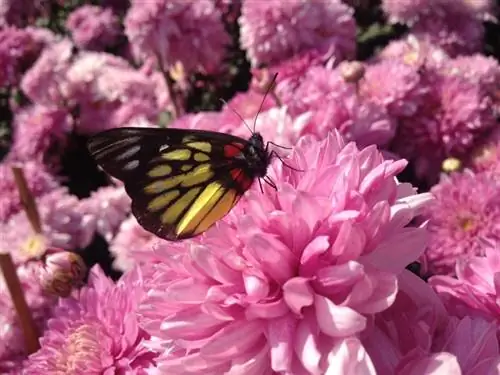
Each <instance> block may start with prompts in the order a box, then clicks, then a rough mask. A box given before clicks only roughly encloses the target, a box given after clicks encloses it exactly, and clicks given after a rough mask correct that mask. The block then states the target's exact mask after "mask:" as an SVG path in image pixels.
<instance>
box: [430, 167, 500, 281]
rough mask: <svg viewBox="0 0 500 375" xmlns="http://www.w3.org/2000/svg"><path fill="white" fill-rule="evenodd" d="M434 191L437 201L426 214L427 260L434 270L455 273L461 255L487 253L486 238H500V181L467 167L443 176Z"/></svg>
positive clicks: (437, 272) (435, 272) (468, 255)
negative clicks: (427, 232)
mask: <svg viewBox="0 0 500 375" xmlns="http://www.w3.org/2000/svg"><path fill="white" fill-rule="evenodd" d="M431 192H432V193H433V194H434V195H435V197H436V201H435V203H434V204H433V205H432V206H429V208H428V210H427V211H426V213H425V215H424V218H425V219H428V220H429V225H428V230H429V232H430V236H431V239H430V242H429V246H428V247H427V250H426V252H425V256H424V259H425V263H426V264H427V266H428V268H429V271H430V272H431V273H432V274H453V272H454V270H455V263H456V262H457V261H458V260H459V259H467V258H469V257H471V256H473V255H482V254H484V245H483V242H482V239H483V238H487V239H488V238H489V239H492V240H495V241H497V240H500V226H499V222H498V218H499V215H500V206H499V202H500V201H499V197H500V196H499V194H500V181H499V180H497V179H495V178H493V176H492V175H491V174H489V173H487V172H485V173H480V174H473V173H471V172H470V171H465V172H464V173H455V174H452V175H450V176H449V177H443V180H442V181H441V182H440V183H439V184H437V185H435V186H434V187H433V188H432V189H431Z"/></svg>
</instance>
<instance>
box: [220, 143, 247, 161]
mask: <svg viewBox="0 0 500 375" xmlns="http://www.w3.org/2000/svg"><path fill="white" fill-rule="evenodd" d="M242 150H243V145H242V144H241V143H231V144H228V145H225V146H224V156H225V157H226V158H232V157H234V156H236V155H238V154H240V153H241V151H242Z"/></svg>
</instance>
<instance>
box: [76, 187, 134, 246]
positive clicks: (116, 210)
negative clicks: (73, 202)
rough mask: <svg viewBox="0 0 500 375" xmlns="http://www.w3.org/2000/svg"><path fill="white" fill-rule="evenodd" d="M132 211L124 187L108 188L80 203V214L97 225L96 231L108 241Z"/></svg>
mask: <svg viewBox="0 0 500 375" xmlns="http://www.w3.org/2000/svg"><path fill="white" fill-rule="evenodd" d="M129 211H130V198H129V196H128V195H127V193H126V192H125V188H124V187H123V186H120V187H114V186H106V187H102V188H100V189H99V190H97V191H95V192H93V193H92V195H91V196H90V197H88V198H85V199H82V200H81V201H80V212H81V213H82V214H83V215H88V216H89V217H90V218H91V220H92V222H94V223H95V230H96V232H97V233H99V234H100V235H101V236H103V237H104V239H105V240H106V241H108V242H109V241H111V239H112V238H113V237H114V235H115V234H116V232H117V230H118V228H119V226H120V224H121V223H122V221H123V220H125V218H126V217H127V216H128V213H129Z"/></svg>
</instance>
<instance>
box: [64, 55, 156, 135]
mask: <svg viewBox="0 0 500 375" xmlns="http://www.w3.org/2000/svg"><path fill="white" fill-rule="evenodd" d="M66 78H67V82H66V83H65V92H66V95H67V97H68V99H69V100H70V101H72V102H75V103H78V106H79V108H80V117H79V122H78V124H77V126H76V128H77V131H78V132H80V133H83V134H93V133H95V132H97V131H101V130H105V129H109V128H114V127H118V126H124V125H126V124H127V123H128V122H130V121H132V120H133V119H134V118H138V117H144V118H147V119H153V118H155V117H156V115H157V114H158V107H157V97H156V95H157V91H156V89H157V84H156V83H155V82H154V81H153V80H152V79H150V77H149V76H147V75H146V74H144V73H143V72H141V71H139V70H135V69H133V68H132V66H131V65H130V64H129V63H128V62H127V61H126V60H124V59H122V58H120V57H116V56H113V55H110V54H107V53H97V52H85V53H82V54H80V55H79V56H78V57H77V58H76V59H75V61H74V63H73V64H72V65H71V67H70V68H69V69H68V71H67V74H66Z"/></svg>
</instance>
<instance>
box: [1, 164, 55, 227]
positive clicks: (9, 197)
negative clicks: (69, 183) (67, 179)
mask: <svg viewBox="0 0 500 375" xmlns="http://www.w3.org/2000/svg"><path fill="white" fill-rule="evenodd" d="M13 165H18V166H21V167H23V170H24V175H25V178H26V182H27V184H28V188H29V189H30V191H31V193H32V194H33V196H34V197H35V198H37V197H40V196H42V195H44V194H47V193H49V192H51V191H53V190H54V189H56V188H58V187H59V186H60V185H59V183H58V181H57V180H56V179H55V177H54V176H53V175H51V174H50V173H49V172H48V171H47V170H46V168H45V167H44V166H43V165H41V164H40V163H38V162H35V161H27V162H25V163H18V164H13V163H7V162H2V163H0V191H1V192H2V194H1V195H0V223H3V222H5V221H7V220H8V219H9V218H10V217H11V216H12V215H14V214H16V213H18V212H19V211H21V209H22V205H21V199H20V197H19V191H18V188H17V185H16V182H15V180H14V175H13V173H12V166H13Z"/></svg>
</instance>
